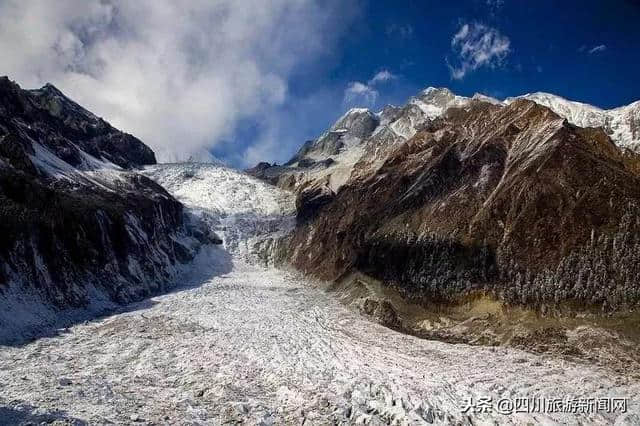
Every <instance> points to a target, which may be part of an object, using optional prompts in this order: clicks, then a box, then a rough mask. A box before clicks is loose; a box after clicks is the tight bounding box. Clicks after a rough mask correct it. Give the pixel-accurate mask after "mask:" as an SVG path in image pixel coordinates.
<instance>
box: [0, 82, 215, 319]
mask: <svg viewBox="0 0 640 426" xmlns="http://www.w3.org/2000/svg"><path fill="white" fill-rule="evenodd" d="M153 163H155V157H154V154H153V152H152V151H151V149H149V148H148V147H147V146H146V145H144V144H143V143H142V142H140V141H139V140H138V139H136V138H135V137H133V136H131V135H128V134H126V133H123V132H120V131H119V130H117V129H114V128H113V127H111V126H110V125H109V124H108V123H106V122H105V121H104V120H102V119H100V118H98V117H96V116H94V115H93V114H91V113H90V112H88V111H86V110H85V109H83V108H82V107H80V106H79V105H77V104H76V103H74V102H73V101H71V100H70V99H68V98H67V97H65V96H64V95H63V94H62V93H61V92H60V91H59V90H57V89H56V88H55V87H53V86H52V85H46V86H44V87H43V88H41V89H39V90H23V89H21V88H20V87H19V86H18V85H17V84H15V83H13V82H11V81H10V80H9V79H7V78H6V77H5V78H0V235H2V239H1V240H0V295H1V299H0V300H1V301H0V304H2V309H1V311H2V312H3V314H2V316H1V317H0V323H2V325H3V326H5V325H7V323H8V322H15V323H17V325H19V323H20V322H22V321H27V319H25V318H24V317H23V316H22V315H21V314H20V315H16V312H18V311H21V310H24V311H29V310H30V309H31V308H32V307H34V306H36V305H37V304H38V302H42V303H44V304H50V305H53V306H56V307H65V308H68V307H78V306H84V305H86V304H87V303H89V301H90V299H93V300H95V299H97V298H102V299H107V300H115V301H128V300H132V299H138V298H141V297H143V296H146V295H148V294H150V293H154V292H157V291H159V290H161V289H162V288H163V286H164V285H165V284H166V283H168V282H169V278H170V277H171V276H172V275H173V274H174V273H175V267H176V265H178V264H179V263H180V262H185V261H187V260H189V259H190V258H191V257H192V256H193V255H194V252H195V251H196V250H197V247H198V246H199V244H201V243H203V242H208V241H209V238H208V236H207V235H206V233H205V232H204V231H202V232H201V231H199V230H198V229H197V226H195V227H192V226H189V227H187V226H185V223H186V221H188V220H189V218H188V217H185V214H184V211H183V207H182V205H181V204H180V203H179V202H178V201H176V200H175V199H174V198H173V197H172V196H171V195H169V193H168V192H166V191H165V190H164V189H163V188H162V187H161V186H159V185H158V184H156V183H155V182H153V181H152V180H150V179H148V178H146V177H145V176H143V175H140V174H139V173H137V172H136V171H135V168H137V167H140V166H143V165H145V164H153ZM90 295H93V296H100V297H90ZM25 315H26V314H25ZM14 325H16V324H14Z"/></svg>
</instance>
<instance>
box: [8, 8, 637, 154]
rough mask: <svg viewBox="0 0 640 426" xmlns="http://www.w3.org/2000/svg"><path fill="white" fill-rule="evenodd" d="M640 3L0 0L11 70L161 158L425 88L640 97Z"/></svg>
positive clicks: (619, 100)
mask: <svg viewBox="0 0 640 426" xmlns="http://www.w3.org/2000/svg"><path fill="white" fill-rule="evenodd" d="M639 23H640V2H638V1H636V0H611V1H604V0H603V1H595V0H586V1H568V0H567V1H550V0H548V1H544V0H541V1H535V2H533V1H524V0H522V1H516V0H467V1H426V0H421V1H420V0H393V1H390V0H269V1H268V2H265V1H264V0H215V1H208V2H201V1H185V2H175V1H173V0H138V1H135V2H132V1H128V0H60V1H57V2H41V1H37V0H0V51H2V52H3V63H2V65H1V66H0V68H1V70H0V74H3V75H8V76H9V77H10V78H12V79H14V80H16V81H17V82H18V83H19V84H21V85H22V86H23V87H28V88H30V87H40V86H41V85H43V84H44V83H46V82H52V83H53V84H55V85H56V86H57V87H58V88H60V89H61V90H62V91H63V92H64V93H66V94H68V95H69V96H70V97H72V98H73V99H74V100H76V101H78V102H79V103H80V104H81V105H83V106H85V107H87V108H88V109H89V110H91V111H93V112H94V113H96V114H98V115H99V116H101V117H103V118H105V119H106V120H107V121H109V122H111V123H112V124H113V125H114V126H116V127H118V128H120V129H123V130H125V131H127V132H130V133H132V134H134V135H135V136H137V137H139V138H141V139H142V140H143V141H144V142H145V143H147V144H148V145H149V146H151V148H152V149H153V150H154V151H155V152H156V155H157V157H158V159H159V160H160V161H164V162H166V161H179V160H184V159H187V158H193V159H197V160H207V159H208V158H209V156H210V155H211V154H213V155H214V156H216V157H218V158H221V159H223V160H224V161H226V162H227V163H229V164H230V165H233V166H237V167H248V166H251V165H253V164H255V163H256V162H258V161H269V162H274V161H276V162H284V161H286V160H287V159H288V158H289V157H290V156H291V155H292V154H293V153H294V152H295V151H296V150H297V149H298V148H299V147H300V145H301V144H302V143H303V142H304V141H305V140H308V139H313V138H316V137H317V136H318V135H319V134H320V133H321V132H322V131H324V130H325V129H327V128H328V127H329V126H330V125H331V124H332V123H333V122H334V121H335V120H336V119H337V118H338V117H339V116H340V115H341V114H342V113H344V111H346V110H347V109H348V108H349V107H352V106H366V107H370V108H372V109H380V108H381V107H383V106H384V105H385V104H387V103H391V104H403V103H405V102H406V100H407V99H408V98H409V97H410V96H412V95H414V94H416V93H418V92H419V91H420V90H422V89H423V88H425V87H428V86H436V87H442V86H444V87H448V88H450V89H451V90H452V91H454V92H455V93H457V94H460V95H466V96H470V95H472V94H473V93H475V92H481V93H484V94H487V95H490V96H494V97H497V98H505V97H507V96H516V95H521V94H524V93H527V92H534V91H545V92H551V93H555V94H558V95H560V96H563V97H566V98H568V99H572V100H577V101H583V102H587V103H591V104H593V105H596V106H599V107H603V108H611V107H615V106H620V105H624V104H628V103H630V102H633V101H635V100H638V99H640V82H639V79H638V75H640V48H639V46H640V24H639Z"/></svg>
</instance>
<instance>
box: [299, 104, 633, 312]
mask: <svg viewBox="0 0 640 426" xmlns="http://www.w3.org/2000/svg"><path fill="white" fill-rule="evenodd" d="M362 161H363V162H364V161H366V158H363V160H362ZM639 231H640V174H639V173H638V157H637V155H635V154H632V153H629V152H625V153H622V152H621V151H620V150H619V149H618V148H616V146H615V145H614V144H613V143H612V142H611V140H610V139H609V137H608V136H607V135H606V134H605V133H604V132H603V131H602V130H601V129H582V128H577V127H575V126H572V125H570V124H568V123H567V121H566V120H564V119H562V118H560V117H559V116H557V115H556V114H554V113H553V112H552V111H551V110H549V109H547V108H545V107H542V106H539V105H537V104H535V103H533V102H530V101H526V100H518V101H515V102H513V103H512V104H510V105H509V106H506V107H500V106H495V105H492V104H489V103H485V102H480V101H473V102H471V103H469V104H468V105H466V106H464V107H462V108H451V109H449V110H448V111H447V112H446V113H445V114H444V115H443V116H442V117H439V118H436V119H435V120H433V121H428V122H426V123H425V125H424V128H423V129H422V130H421V131H419V132H418V133H417V134H416V135H415V136H414V137H413V138H411V139H410V140H408V141H407V142H406V143H401V144H397V146H394V147H393V149H390V154H389V155H388V156H387V157H386V160H385V161H384V163H383V164H382V166H381V167H380V168H375V169H372V168H368V167H366V165H365V164H364V163H363V164H357V165H356V167H355V169H354V173H353V174H352V177H351V179H350V180H349V181H348V182H347V183H346V185H345V186H343V187H342V188H341V189H340V191H338V193H337V194H336V195H335V197H334V198H333V200H332V201H331V202H329V203H326V204H323V205H321V206H320V207H319V208H318V211H317V212H316V214H315V215H314V219H313V220H310V221H304V222H301V223H300V225H299V226H298V228H297V230H296V231H295V233H294V235H293V237H292V241H291V247H292V252H291V260H292V263H293V264H294V265H295V266H296V267H298V268H300V269H302V270H304V271H307V272H310V273H312V274H314V275H317V276H319V277H321V278H325V279H335V278H337V277H339V276H341V275H342V274H344V273H347V272H349V271H352V270H359V271H361V272H363V273H366V274H369V275H371V276H373V277H375V278H377V279H379V280H381V281H383V282H385V283H387V284H389V285H392V286H395V287H398V288H399V289H400V290H402V291H403V292H404V293H405V294H406V295H408V296H411V297H419V298H426V299H429V300H432V301H440V302H455V301H456V300H459V299H460V298H462V297H464V296H465V295H469V294H471V293H474V292H477V291H482V292H488V293H491V294H494V295H495V296H497V297H500V298H502V299H504V300H506V301H509V302H512V303H522V304H526V305H530V306H541V305H567V302H575V303H577V304H579V305H577V306H579V307H582V308H586V307H588V306H600V307H604V308H607V309H616V308H622V307H626V306H631V305H636V304H637V303H638V301H639V300H640V282H638V280H639V278H638V277H640V262H639V260H640V232H639Z"/></svg>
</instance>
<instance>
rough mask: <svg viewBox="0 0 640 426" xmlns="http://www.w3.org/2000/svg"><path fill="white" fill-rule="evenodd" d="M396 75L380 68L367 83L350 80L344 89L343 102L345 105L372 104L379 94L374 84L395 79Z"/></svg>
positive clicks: (377, 84)
mask: <svg viewBox="0 0 640 426" xmlns="http://www.w3.org/2000/svg"><path fill="white" fill-rule="evenodd" d="M397 78H398V76H397V75H395V74H393V73H392V72H391V71H389V70H381V71H378V72H377V73H376V74H374V76H373V77H371V78H370V79H369V80H368V81H367V83H362V82H360V81H352V82H351V83H349V85H348V86H347V88H346V89H345V91H344V99H343V102H344V103H345V104H347V105H367V106H374V105H375V103H376V101H377V100H378V96H380V92H379V91H378V89H376V86H380V85H381V84H385V83H388V82H389V81H391V80H395V79H397Z"/></svg>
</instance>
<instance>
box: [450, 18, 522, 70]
mask: <svg viewBox="0 0 640 426" xmlns="http://www.w3.org/2000/svg"><path fill="white" fill-rule="evenodd" d="M510 46H511V42H510V40H509V38H508V37H506V36H504V35H502V34H501V33H500V32H499V31H498V30H497V29H495V28H491V27H489V26H486V25H483V24H479V23H472V24H464V25H462V26H461V27H460V28H459V29H458V31H457V32H456V33H455V34H454V35H453V38H452V39H451V49H452V51H453V53H454V58H453V59H452V60H450V59H449V58H446V62H447V66H448V67H449V71H450V73H451V77H452V78H454V79H456V80H460V79H462V78H464V76H465V75H467V74H468V73H469V72H472V71H475V70H476V69H478V68H480V67H489V68H495V67H497V66H500V65H502V63H503V61H504V59H505V58H506V57H507V55H509V53H510V52H511V47H510Z"/></svg>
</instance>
